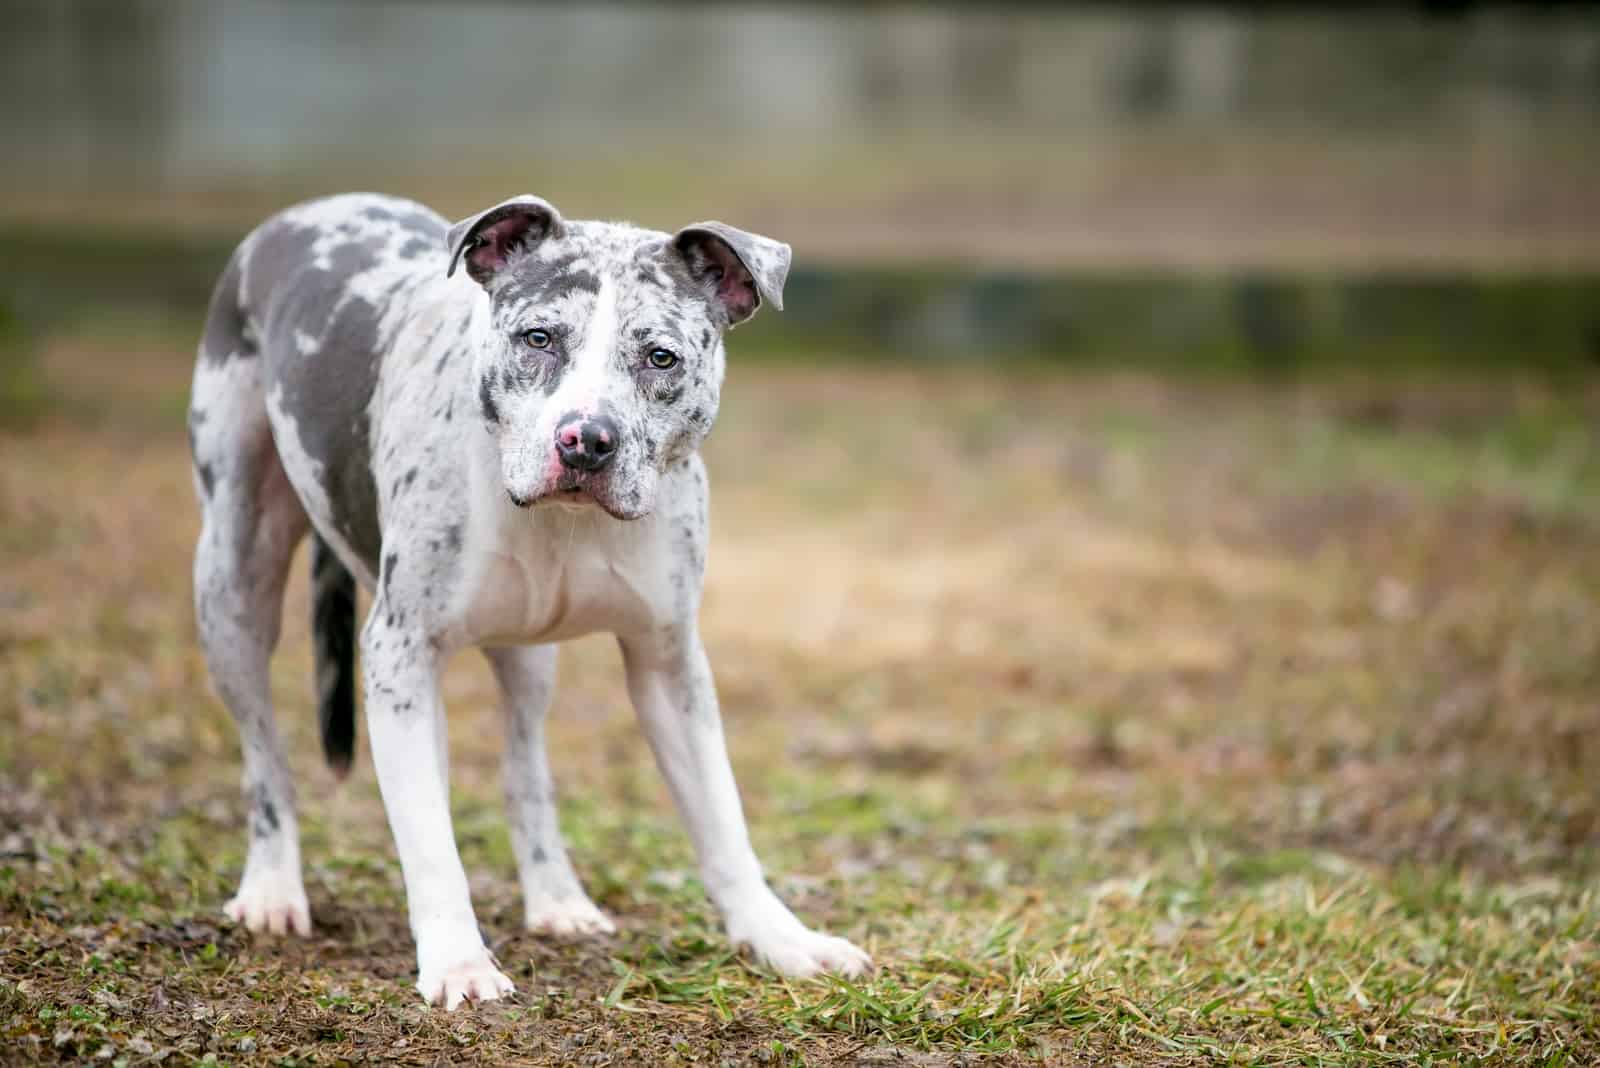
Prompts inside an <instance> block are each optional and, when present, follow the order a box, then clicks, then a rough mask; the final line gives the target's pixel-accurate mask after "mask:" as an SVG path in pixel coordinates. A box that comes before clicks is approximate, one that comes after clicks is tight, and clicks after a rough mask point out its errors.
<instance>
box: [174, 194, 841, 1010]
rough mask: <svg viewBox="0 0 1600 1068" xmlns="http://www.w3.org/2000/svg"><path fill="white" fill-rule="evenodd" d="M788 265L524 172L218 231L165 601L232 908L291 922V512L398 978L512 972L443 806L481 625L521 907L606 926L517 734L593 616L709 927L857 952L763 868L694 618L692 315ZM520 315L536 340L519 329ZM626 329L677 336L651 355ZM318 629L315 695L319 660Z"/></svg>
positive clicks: (536, 747)
mask: <svg viewBox="0 0 1600 1068" xmlns="http://www.w3.org/2000/svg"><path fill="white" fill-rule="evenodd" d="M788 264H789V249H788V246H786V245H782V244H780V243H778V242H775V241H771V240H769V239H767V238H762V237H758V236H756V235H753V234H747V233H745V232H743V231H740V230H736V229H734V228H732V227H728V226H726V225H725V224H722V223H701V224H697V225H695V226H693V227H687V228H685V229H684V230H682V231H680V232H679V233H678V234H676V235H668V234H665V233H659V232H654V231H648V230H642V229H639V228H636V227H633V226H629V225H625V224H616V223H601V222H576V221H567V220H564V219H562V218H561V216H560V215H559V213H558V212H557V211H556V210H555V209H554V208H553V207H552V206H551V205H549V204H547V203H545V202H544V201H541V200H539V199H538V198H534V197H519V198H513V199H512V200H510V201H507V202H504V203H502V204H499V205H496V206H494V207H493V208H490V209H488V210H487V211H485V212H483V213H480V214H479V215H477V216H473V217H471V218H469V219H466V220H463V221H462V222H460V223H458V224H456V225H455V226H454V227H447V226H446V224H445V221H444V220H443V219H441V218H440V217H439V216H437V215H436V214H434V213H433V212H431V211H429V210H428V209H427V208H424V207H422V206H420V205H417V204H413V203H410V202H407V201H402V200H396V199H393V198H388V197H380V196H375V195H370V194H350V195H346V196H340V197H333V198H328V199H325V200H319V201H312V202H309V203H306V204H302V205H299V206H297V207H295V208H291V209H289V210H288V211H285V212H283V213H281V214H279V215H277V216H274V217H273V218H272V219H269V220H268V221H267V222H265V223H263V224H262V225H261V226H260V227H258V228H257V229H256V230H255V231H254V232H252V233H251V234H250V235H249V236H248V237H247V238H246V239H245V240H244V242H243V243H242V244H241V245H240V246H239V249H238V250H237V251H236V252H235V254H234V256H233V258H232V259H231V260H230V262H229V264H228V267H227V269H226V270H225V272H224V273H223V275H222V277H221V279H220V280H219V282H218V286H217V290H216V294H215V296H214V297H213V302H212V310H211V314H210V316H209V318H208V321H207V326H206V332H205V336H204V338H203V339H202V342H201V345H200V354H199V360H198V363H197V366H196V371H195V381H194V391H193V398H192V406H191V410H190V418H189V422H190V434H191V440H192V442H193V452H194V464H195V485H196V492H197V493H198V494H199V496H200V499H201V501H202V504H203V506H204V526H203V529H202V533H201V537H200V543H199V547H198V550H197V553H196V562H195V598H196V612H197V616H198V619H199V624H200V633H201V639H202V643H203V644H204V646H205V650H206V655H207V661H208V664H209V666H210V669H211V673H212V676H213V679H214V681H215V683H216V686H217V689H218V691H219V693H220V695H221V696H222V698H223V700H224V701H225V702H226V703H227V705H228V706H229V708H230V710H231V711H232V712H233V714H234V716H235V718H236V720H237V721H238V723H239V726H240V733H241V738H242V744H243V751H244V766H245V789H246V796H247V797H248V798H249V801H250V805H251V819H250V827H251V836H250V852H249V857H248V860H247V862H246V867H245V872H244V877H243V880H242V884H241V887H240V891H239V894H238V895H237V896H236V897H235V898H234V899H233V901H231V902H229V905H228V909H227V911H228V912H229V914H230V915H231V916H233V917H234V918H235V919H236V920H238V921H240V922H242V923H244V924H245V925H246V926H248V927H250V928H251V929H252V930H260V929H266V930H272V931H295V932H298V933H302V934H305V933H309V931H310V915H309V911H308V909H307V907H306V903H305V893H304V889H303V885H302V883H301V875H300V859H299V843H298V832H297V824H296V817H295V808H294V798H293V787H292V783H291V782H290V779H289V776H288V770H287V763H286V761H285V759H284V755H283V751H282V747H281V745H280V744H279V741H278V738H277V733H276V727H275V724H274V720H273V715H272V709H271V706H270V697H269V693H268V686H267V670H266V666H267V661H268V659H269V657H270V655H271V652H272V649H273V647H274V646H275V644H276V641H277V635H278V622H279V612H280V603H281V598H282V591H283V586H284V581H285V576H286V573H287V568H288V564H289V559H290V557H291V556H292V554H293V550H294V547H295V545H296V543H297V542H298V541H299V540H300V538H301V537H302V536H303V534H304V533H305V532H306V531H307V530H308V529H309V530H311V531H313V532H314V534H315V536H316V538H317V539H319V541H320V542H322V543H323V546H325V549H322V548H320V547H319V556H318V573H319V578H318V582H317V584H316V585H317V588H318V590H319V591H321V590H323V589H324V588H325V589H327V590H328V591H330V593H329V596H333V595H335V594H338V593H341V592H342V593H344V594H348V585H347V584H346V583H345V582H343V581H342V579H341V573H340V571H339V568H340V567H341V566H342V568H343V569H344V572H347V573H348V576H353V577H354V579H355V580H357V581H359V582H360V583H361V584H362V585H363V586H364V587H366V588H367V589H368V590H369V591H370V592H371V593H372V595H373V596H372V606H371V611H370V613H369V614H368V616H367V619H366V623H365V625H364V627H363V629H362V633H361V640H360V649H361V662H362V669H363V675H364V679H365V686H364V693H365V699H366V710H367V723H368V733H369V737H370V744H371V747H372V752H373V760H374V763H375V765H376V767H377V771H378V779H379V785H380V788H381V790H382V793H383V796H384V801H385V806H386V809H387V811H388V814H389V819H390V825H391V828H392V830H393V831H394V835H395V841H396V846H397V850H398V852H399V855H400V860H401V867H402V870H403V873H404V876H405V883H406V890H407V900H408V905H409V909H410V913H411V925H412V931H413V934H414V935H415V937H416V940H417V950H418V970H419V982H418V987H419V989H420V990H421V992H422V994H423V996H424V997H426V998H427V999H428V1000H429V1001H432V1002H440V1003H443V1004H445V1005H447V1006H448V1007H451V1008H453V1007H455V1006H456V1005H457V1004H459V1003H461V1002H462V1001H463V1000H473V999H489V998H494V997H498V996H501V995H503V994H505V993H507V992H509V991H510V989H511V984H510V982H509V981H508V980H507V979H506V978H505V976H504V975H502V974H501V973H500V972H499V970H498V969H497V968H496V966H495V963H494V961H493V959H492V957H491V956H490V955H489V953H488V951H487V950H486V949H485V948H484V944H483V940H482V937H481V935H480V933H479V931H478V927H477V923H476V920H475V918H474V916H473V913H472V907H471V902H470V900H469V896H468V892H467V880H466V875H465V872H464V871H463V869H462V867H461V862H460V859H459V856H458V855H457V853H456V849H455V843H454V838H453V834H452V832H451V828H450V817H449V807H448V776H449V771H448V762H447V757H446V752H445V735H444V709H443V707H442V703H441V701H440V697H439V690H438V671H439V665H440V663H441V662H442V660H443V658H444V657H445V656H447V655H448V654H449V653H451V652H453V651H454V650H456V649H459V648H461V647H464V646H469V645H475V646H479V647H481V648H483V649H484V650H485V651H486V653H487V655H488V656H489V658H490V661H491V664H492V666H493V667H494V670H495V674H496V677H497V679H498V680H499V682H500V686H501V691H502V695H503V707H504V710H505V719H506V735H507V749H506V778H507V800H508V805H509V811H510V820H511V827H512V838H513V841H514V843H515V845H516V849H517V862H518V868H519V872H520V874H521V877H522V882H523V887H524V892H525V902H526V919H527V922H528V924H529V926H531V927H534V928H536V929H540V930H544V931H548V932H552V933H557V934H569V935H570V934H583V933H598V932H605V931H608V930H610V929H611V926H610V921H609V920H608V919H607V918H606V917H605V916H604V915H603V914H602V913H601V912H600V911H599V909H597V908H596V907H595V906H594V905H593V903H592V902H590V900H589V899H588V897H587V896H586V895H585V894H584V892H583V889H582V886H581V884H580V883H579V880H578V878H577V875H576V874H575V873H574V871H573V869H572V866H571V864H570V862H569V861H568V859H567V855H566V850H565V847H564V845H563V844H562V842H561V839H560V834H559V831H558V830H557V826H556V820H555V813H554V793H553V787H552V779H551V775H550V770H549V767H548V764H547V760H546V755H545V752H544V746H543V742H542V717H543V715H544V711H545V708H546V707H547V705H548V703H549V700H550V694H551V692H552V689H553V686H554V673H555V660H556V656H555V647H554V645H553V644H551V643H555V642H559V641H561V640H564V639H567V638H572V637H577V636H580V635H583V634H587V633H591V632H594V631H607V632H611V633H614V634H615V635H616V636H617V638H618V641H619V642H620V644H621V646H622V652H623V659H624V664H625V667H626V670H627V674H628V686H629V692H630V694H631V696H632V698H633V702H634V705H635V707H636V709H637V711H638V714H639V718H640V722H641V724H642V725H643V727H644V729H645V732H646V734H647V736H648V738H649V740H650V743H651V745H652V747H653V749H654V750H655V753H656V756H657V759H658V762H659V764H660V766H661V768H662V771H663V774H664V776H665V777H666V780H667V783H668V786H669V788H670V789H671V791H672V793H673V796H674V799H675V800H676V802H677V803H678V805H679V808H680V810H681V812H682V814H683V817H684V820H685V823H686V824H687V826H688V829H689V832H690V835H691V837H692V839H693V841H694V844H695V847H696V851H697V853H698V855H699V857H700V861H701V873H702V877H703V880H704V882H705V885H706V887H707V889H708V891H709V893H710V894H711V896H712V898H713V900H714V901H715V902H716V904H717V905H718V907H719V908H720V910H721V912H722V915H723V918H724V922H725V924H726V926H727V928H728V931H729V935H730V937H731V938H732V939H733V940H734V941H735V943H737V944H740V945H745V946H748V947H749V948H750V949H751V951H752V952H753V953H754V954H755V955H756V956H757V957H758V958H759V959H760V960H762V961H763V962H765V963H766V964H767V965H769V966H771V967H772V968H774V969H775V970H777V971H779V972H781V973H783V974H789V975H806V974H812V973H814V972H817V971H822V970H835V971H842V972H845V973H854V972H858V971H860V970H861V969H863V968H865V967H866V966H867V959H866V957H865V956H864V955H863V954H862V953H861V952H860V951H859V950H857V949H856V948H855V947H853V946H851V945H850V944H849V943H847V942H844V941H842V940H840V939H836V938H831V937H829V936H827V935H823V934H819V933H817V932H814V931H811V930H809V929H808V928H806V927H805V926H804V925H802V924H801V923H800V921H799V920H798V919H796V918H795V917H794V915H793V914H792V913H791V912H790V911H789V910H788V908H787V907H786V906H784V905H783V904H782V903H781V902H780V901H778V899H777V898H776V897H775V896H774V895H773V894H772V892H771V890H770V889H768V887H767V885H766V882H765V880H764V878H763V876H762V874H761V870H760V865H759V863H758V861H757V860H756V858H755V855H754V853H753V852H752V851H751V849H750V845H749V838H748V833H747V831H746V828H745V824H744V818H743V815H742V812H741V811H740V805H739V799H738V793H737V790H736V788H735V786H734V782H733V776H732V771H731V769H730V768H729V765H728V761H727V755H726V748H725V745H724V743H723V738H722V728H721V719H720V715H719V714H718V711H717V703H716V692H715V687H714V685H713V683H712V679H711V674H710V669H709V666H708V664H707V661H706V658H705V654H704V651H703V649H702V648H701V645H700V641H699V637H698V633H697V628H696V622H695V620H696V614H697V612H698V605H699V598H700V588H701V579H702V573H703V569H704V563H705V550H706V538H707V509H708V487H707V480H706V473H705V467H704V465H703V464H702V463H701V460H700V457H699V454H698V448H699V445H700V443H701V441H702V440H703V439H704V437H705V435H706V434H707V433H708V432H709V430H710V429H711V425H712V422H713V420H714V419H715V417H716V413H717V406H718V399H719V393H720V388H721V383H722V378H723V371H724V360H725V357H724V351H723V341H722V339H723V335H724V333H725V332H726V331H727V330H728V329H729V328H730V327H731V326H733V325H736V324H737V323H738V322H741V321H743V320H744V319H746V318H748V317H749V316H750V315H751V314H753V313H754V311H755V310H756V308H757V307H758V306H759V305H760V304H762V303H771V304H772V305H774V306H775V307H781V300H782V289H783V282H784V277H785V275H786V274H787V271H788ZM458 266H460V267H464V268H465V269H463V270H457V267H458ZM535 329H537V330H540V331H544V332H545V334H546V335H548V337H549V338H550V343H549V344H548V346H546V347H544V348H535V347H533V346H531V345H530V344H529V343H528V341H527V340H526V335H527V334H528V331H530V330H535ZM656 349H667V350H669V351H671V352H672V353H674V354H676V356H677V357H678V362H677V363H676V364H675V365H674V366H672V367H670V368H668V369H658V368H656V367H653V366H651V363H650V360H649V354H650V353H651V352H652V351H653V350H656ZM597 416H605V417H606V418H608V419H610V420H611V421H612V423H614V424H615V426H616V427H617V428H618V430H619V435H618V437H619V439H620V440H619V442H618V443H617V451H616V454H615V456H614V457H613V458H612V462H610V463H609V464H608V465H606V466H605V467H604V469H602V470H599V471H574V470H573V469H571V468H570V467H564V466H563V465H562V464H561V462H560V460H559V457H558V454H557V451H556V449H555V437H556V433H557V429H558V427H560V426H562V425H564V424H568V423H571V422H572V421H574V420H583V419H593V418H595V417H597ZM335 561H336V562H335ZM319 595H320V594H319ZM325 617H326V618H327V619H338V618H346V619H348V613H347V612H346V613H342V614H341V613H339V612H331V613H326V614H323V613H319V615H318V621H319V623H318V625H319V626H325V625H327V624H325V623H324V622H323V620H324V618H325ZM324 637H325V636H319V642H321V641H322V640H323V638H324ZM323 648H324V646H323V645H321V644H319V673H321V674H322V675H323V676H324V677H321V678H319V687H320V688H321V689H322V690H323V691H324V693H325V694H326V693H332V692H336V691H337V683H338V679H337V677H336V675H335V674H334V673H333V671H334V669H335V668H337V666H338V663H339V660H338V658H337V657H336V656H334V657H323V656H321V655H320V654H321V652H322V650H323ZM327 648H328V649H333V650H337V649H338V646H337V643H336V642H334V643H328V644H327ZM345 659H346V661H347V660H348V656H347V655H346V658H345ZM328 665H332V667H329V666H328ZM336 748H337V747H332V748H330V750H329V751H330V754H335V752H336Z"/></svg>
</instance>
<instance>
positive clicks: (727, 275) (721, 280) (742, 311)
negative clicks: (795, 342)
mask: <svg viewBox="0 0 1600 1068" xmlns="http://www.w3.org/2000/svg"><path fill="white" fill-rule="evenodd" d="M704 247H705V251H706V255H707V256H708V257H709V258H710V260H711V263H712V264H713V266H712V267H711V270H710V273H711V276H712V277H713V278H715V279H716V280H717V299H718V300H720V301H722V303H723V306H724V307H726V308H727V309H728V315H729V316H730V317H732V319H733V321H734V322H738V321H739V320H741V319H748V318H749V317H750V316H752V315H754V314H755V311H756V300H757V297H756V285H755V279H753V278H751V277H750V272H749V271H747V270H745V269H744V264H742V263H740V262H739V257H738V256H735V255H734V254H733V250H732V249H730V248H729V247H728V246H727V245H725V244H723V243H722V242H721V241H714V240H713V241H707V242H706V243H705V246H704Z"/></svg>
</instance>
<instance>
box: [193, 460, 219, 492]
mask: <svg viewBox="0 0 1600 1068" xmlns="http://www.w3.org/2000/svg"><path fill="white" fill-rule="evenodd" d="M195 470H196V471H197V472H198V473H199V475H200V486H201V488H203V489H204V490H205V491H206V499H207V500H210V499H211V488H212V486H213V485H215V484H216V475H215V474H214V473H213V472H212V470H211V465H210V464H200V465H199V466H198V467H196V468H195Z"/></svg>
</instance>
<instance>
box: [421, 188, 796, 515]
mask: <svg viewBox="0 0 1600 1068" xmlns="http://www.w3.org/2000/svg"><path fill="white" fill-rule="evenodd" d="M448 240H449V245H450V270H451V271H452V272H454V270H455V268H456V265H457V263H458V262H459V263H460V264H461V265H462V266H464V267H465V269H466V271H467V273H468V274H469V275H470V276H471V277H472V278H473V280H474V281H476V282H477V283H478V284H479V285H481V286H483V288H484V289H485V290H486V291H487V292H488V294H489V301H490V308H491V312H490V321H491V323H492V326H491V328H490V332H489V334H488V336H487V338H486V339H485V340H484V342H483V344H482V345H481V346H480V347H479V349H478V351H477V353H476V354H475V367H474V371H475V374H476V381H477V384H478V387H477V388H478V403H479V409H480V412H481V415H482V418H483V421H484V425H485V426H486V427H487V429H488V430H489V432H490V433H491V434H493V435H494V438H495V440H496V442H497V444H498V446H499V451H500V474H501V478H502V480H503V482H504V485H505V490H506V493H507V495H509V496H510V498H511V499H512V501H514V502H516V503H517V504H518V505H521V506H524V507H527V506H531V505H533V504H536V503H538V502H541V501H557V502H565V503H568V504H595V505H598V506H599V507H601V508H603V509H605V510H606V511H607V512H609V513H610V514H611V515H612V516H615V517H616V518H618V519H638V518H640V517H641V516H645V515H649V514H650V512H651V511H653V510H654V508H655V502H656V489H657V485H658V483H659V481H660V478H661V474H662V473H663V472H664V471H666V470H667V468H668V467H670V466H671V465H673V464H675V463H677V462H679V461H681V460H682V459H684V458H685V457H686V456H688V455H689V454H690V453H692V452H693V451H694V450H695V449H696V448H698V447H699V445H700V442H701V441H702V440H703V439H704V438H705V436H706V434H707V432H708V431H709V430H710V429H711V424H712V421H713V420H714V419H715V418H716V414H717V403H718V398H719V396H720V393H721V388H722V375H723V365H724V353H723V347H722V335H723V333H724V332H725V331H726V330H728V329H729V328H730V327H732V326H735V325H737V324H739V323H741V322H743V321H744V320H746V319H748V318H749V317H750V316H751V315H754V314H755V311H756V309H757V308H758V307H759V306H760V305H761V303H762V301H763V300H765V301H770V302H771V303H772V305H773V306H774V307H778V308H781V307H782V306H783V282H784V279H785V277H786V276H787V274H788V271H789V246H788V245H785V244H782V243H781V242H777V241H773V240H770V239H769V238H765V237H760V236H758V235H756V234H749V233H745V232H744V231H742V230H736V229H734V228H733V227H731V226H726V225H724V224H722V223H715V222H711V223H700V224H698V225H695V226H691V227H686V228H685V229H683V230H680V231H678V233H676V234H665V233H660V232H657V231H652V230H641V229H639V228H637V227H633V226H628V225H622V224H615V223H599V222H568V221H566V220H564V219H562V218H561V216H560V215H559V214H557V212H556V210H555V209H554V208H553V207H551V206H550V205H549V204H548V203H546V202H545V201H543V200H540V199H538V198H537V197H518V198H516V199H514V200H508V201H506V202H505V203H503V204H499V205H496V206H495V207H493V208H490V209H489V210H488V211H485V212H483V213H481V214H479V215H476V216H473V217H472V218H470V219H466V220H463V221H462V222H459V223H457V224H456V225H455V226H453V227H451V228H450V234H449V238H448Z"/></svg>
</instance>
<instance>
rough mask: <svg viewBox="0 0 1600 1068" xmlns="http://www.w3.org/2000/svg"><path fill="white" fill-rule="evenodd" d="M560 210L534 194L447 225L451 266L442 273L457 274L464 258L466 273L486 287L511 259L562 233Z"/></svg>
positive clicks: (501, 203) (447, 243) (447, 241)
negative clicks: (458, 265)
mask: <svg viewBox="0 0 1600 1068" xmlns="http://www.w3.org/2000/svg"><path fill="white" fill-rule="evenodd" d="M561 229H562V228H561V213H560V212H558V211H556V209H555V207H554V206H553V205H551V203H550V202H549V201H548V200H543V199H541V198H539V197H534V196H527V195H524V196H520V197H512V198H511V199H510V200H504V201H501V202H500V203H499V204H496V205H495V206H494V207H492V208H490V209H489V210H488V211H480V212H479V213H478V214H476V215H473V216H470V217H469V218H465V219H462V220H461V221H460V222H458V223H456V224H455V225H454V226H452V227H450V232H449V233H448V234H447V235H445V244H446V246H447V247H448V248H449V249H450V266H449V267H448V268H447V269H446V270H445V276H446V277H449V276H450V275H452V274H455V273H456V263H457V262H458V261H459V260H461V259H463V253H465V257H464V258H465V260H466V266H467V274H468V275H470V276H471V277H472V280H473V281H474V282H477V283H478V284H479V285H482V286H486V285H488V284H489V280H490V279H492V278H493V277H494V276H495V275H496V274H498V273H499V272H500V271H501V270H502V269H503V268H504V267H505V265H506V261H507V260H509V259H510V258H511V254H512V253H514V252H518V251H524V250H527V249H530V248H532V247H533V246H535V245H537V244H538V243H539V242H541V241H543V240H545V239H546V238H550V237H560V236H561Z"/></svg>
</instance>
